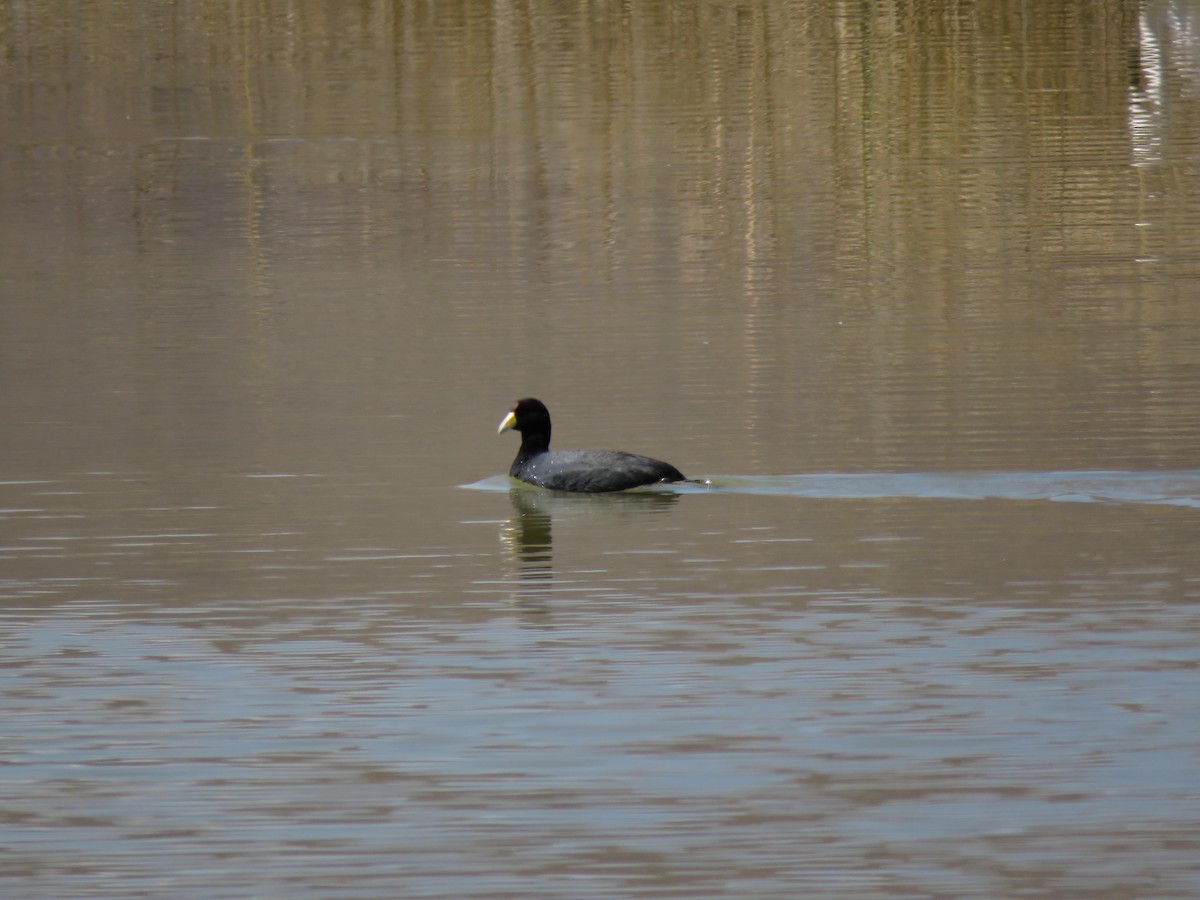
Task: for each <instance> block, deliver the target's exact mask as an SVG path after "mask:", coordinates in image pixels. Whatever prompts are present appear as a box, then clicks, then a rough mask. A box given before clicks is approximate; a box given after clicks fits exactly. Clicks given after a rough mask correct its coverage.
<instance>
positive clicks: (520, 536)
mask: <svg viewBox="0 0 1200 900" xmlns="http://www.w3.org/2000/svg"><path fill="white" fill-rule="evenodd" d="M508 496H509V500H510V501H511V502H512V506H513V516H512V518H511V519H509V520H508V521H507V522H506V523H505V524H504V527H503V529H502V531H501V540H503V542H504V544H505V545H506V546H507V547H508V549H509V552H510V553H512V556H513V559H514V560H515V561H516V563H517V577H518V580H519V586H518V588H517V593H516V598H515V599H516V602H517V603H518V605H520V606H522V607H523V608H524V609H526V610H527V611H529V612H537V613H545V612H547V611H548V610H547V607H546V601H547V598H548V595H549V593H550V592H551V591H552V590H553V589H554V585H555V577H556V573H555V571H554V552H553V551H554V540H553V524H554V521H555V520H558V521H560V522H561V521H565V520H583V519H588V520H594V519H595V518H597V517H609V516H625V515H629V514H639V513H644V512H662V511H665V510H667V509H669V508H671V507H672V506H674V504H676V503H677V502H679V496H680V495H679V494H676V493H673V492H667V491H628V492H623V493H618V494H560V493H554V492H551V491H543V490H539V489H536V488H523V487H520V488H513V489H512V490H511V491H510V492H509V495H508Z"/></svg>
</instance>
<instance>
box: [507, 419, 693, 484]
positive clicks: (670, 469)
mask: <svg viewBox="0 0 1200 900" xmlns="http://www.w3.org/2000/svg"><path fill="white" fill-rule="evenodd" d="M510 428H511V429H514V430H516V431H519V432H520V433H521V449H520V450H518V451H517V458H516V459H514V460H513V464H512V468H510V469H509V470H508V474H509V475H511V476H512V477H513V478H518V479H520V480H521V481H527V482H529V483H530V484H536V485H538V486H540V487H544V488H549V489H550V490H553V491H577V492H585V493H592V494H595V493H603V492H606V491H624V490H628V489H629V488H634V487H638V486H639V485H643V484H655V483H657V482H660V481H684V480H686V479H684V477H683V475H682V473H681V472H680V471H679V470H678V469H677V468H675V467H674V466H673V465H671V464H670V463H665V462H662V461H661V460H657V459H651V458H650V457H648V456H638V455H637V454H636V453H624V452H622V451H620V450H553V451H552V450H551V449H550V411H549V410H548V409H546V404H544V403H542V401H541V400H534V399H533V398H532V397H531V398H528V399H525V400H518V401H517V405H516V406H514V407H513V409H512V412H510V413H509V414H508V415H507V416H505V417H504V421H503V422H501V423H500V427H499V428H498V429H497V431H496V433H497V434H503V433H504V432H506V431H508V430H509V429H510Z"/></svg>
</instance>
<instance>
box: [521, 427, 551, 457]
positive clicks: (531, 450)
mask: <svg viewBox="0 0 1200 900" xmlns="http://www.w3.org/2000/svg"><path fill="white" fill-rule="evenodd" d="M549 449H550V423H549V422H547V423H546V425H545V427H541V426H538V428H537V430H536V431H523V432H521V449H520V450H518V451H517V458H516V460H515V461H514V462H513V465H514V466H516V465H520V464H521V463H523V462H528V461H529V460H531V459H533V458H534V457H535V456H537V455H539V454H541V453H545V452H546V451H547V450H549Z"/></svg>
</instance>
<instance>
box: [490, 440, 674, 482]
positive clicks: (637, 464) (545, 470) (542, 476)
mask: <svg viewBox="0 0 1200 900" xmlns="http://www.w3.org/2000/svg"><path fill="white" fill-rule="evenodd" d="M520 469H521V471H520V472H514V473H513V474H514V475H516V477H517V478H520V479H521V480H523V481H528V482H531V483H532V484H538V485H541V486H542V487H545V488H550V489H551V490H555V491H580V492H587V493H601V492H606V491H624V490H628V489H629V488H634V487H638V486H639V485H643V484H654V483H656V482H660V481H682V480H683V475H682V474H681V473H680V471H679V470H678V469H676V468H675V467H674V466H672V465H671V464H670V463H665V462H662V461H661V460H657V459H651V458H650V457H648V456H639V455H637V454H636V453H624V452H622V451H620V450H552V451H550V452H548V453H542V454H539V455H538V456H535V457H534V458H533V459H531V460H529V461H528V462H526V463H525V464H524V465H523V466H521V467H520Z"/></svg>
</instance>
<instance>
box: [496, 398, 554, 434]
mask: <svg viewBox="0 0 1200 900" xmlns="http://www.w3.org/2000/svg"><path fill="white" fill-rule="evenodd" d="M509 429H512V430H513V431H519V432H521V436H522V437H525V438H528V437H529V436H530V435H540V436H542V437H544V438H545V440H546V443H547V444H549V443H550V410H548V409H546V404H545V403H543V402H542V401H541V400H534V399H533V398H532V397H526V398H525V399H524V400H518V401H517V405H516V406H514V407H513V408H512V411H511V412H510V413H509V414H508V415H507V416H505V417H504V420H503V421H502V422H501V423H500V427H499V428H497V429H496V434H503V433H504V432H506V431H508V430H509Z"/></svg>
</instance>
